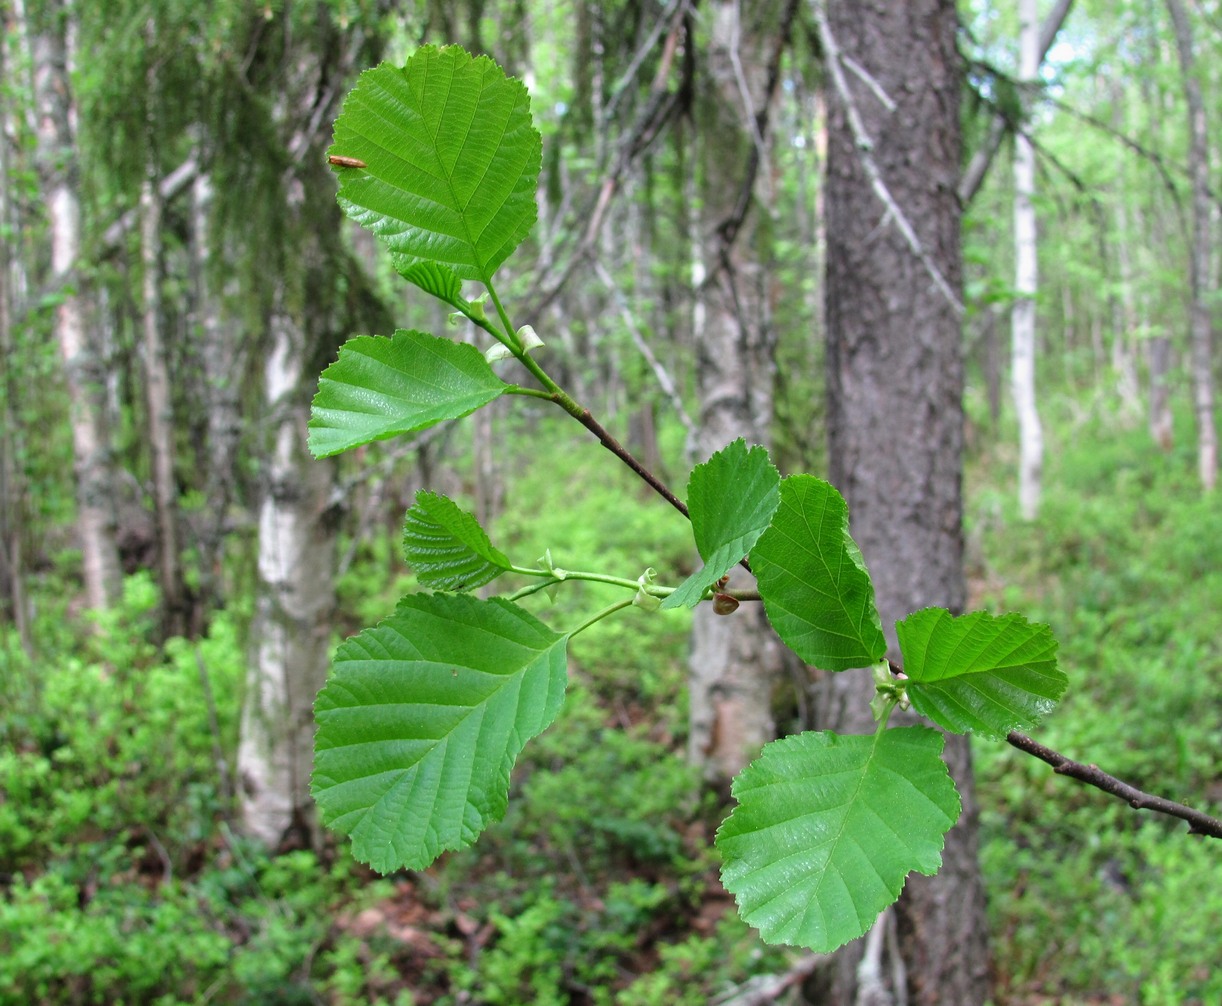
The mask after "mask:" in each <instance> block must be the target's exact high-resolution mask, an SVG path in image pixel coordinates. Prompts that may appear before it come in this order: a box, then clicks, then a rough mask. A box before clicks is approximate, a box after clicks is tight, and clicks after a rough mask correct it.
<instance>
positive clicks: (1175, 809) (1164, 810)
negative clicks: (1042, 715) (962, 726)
mask: <svg viewBox="0 0 1222 1006" xmlns="http://www.w3.org/2000/svg"><path fill="white" fill-rule="evenodd" d="M1006 741H1007V742H1008V743H1009V744H1010V745H1011V746H1013V747H1016V748H1018V750H1020V751H1024V752H1026V753H1027V754H1029V755H1033V756H1034V757H1036V758H1038V759H1040V761H1043V762H1047V763H1048V764H1049V765H1051V766H1052V768H1053V771H1055V772H1056V773H1057V774H1058V775H1067V776H1069V777H1070V778H1071V779H1077V780H1078V781H1079V782H1084V783H1086V784H1087V785H1088V786H1094V787H1095V788H1096V789H1101V790H1103V792H1104V793H1108V794H1110V795H1111V796H1114V797H1118V798H1119V799H1121V800H1124V801H1125V802H1126V803H1127V804H1128V805H1129V806H1130V807H1134V808H1136V809H1137V810H1152V811H1154V812H1155V813H1158V814H1167V815H1169V816H1170V817H1178V818H1179V819H1180V820H1181V821H1187V822H1188V826H1189V827H1188V833H1189V834H1190V835H1208V836H1209V837H1211V838H1222V821H1219V820H1218V819H1217V818H1214V817H1210V816H1209V815H1208V814H1205V813H1202V812H1201V811H1199V810H1194V809H1193V808H1191V807H1186V806H1185V805H1184V804H1182V803H1176V802H1175V801H1174V800H1167V799H1164V798H1163V797H1161V796H1153V795H1152V794H1150V793H1146V792H1144V791H1143V790H1140V789H1138V788H1137V787H1136V786H1131V785H1129V784H1128V783H1127V782H1124V781H1122V780H1120V779H1117V778H1116V777H1115V776H1114V775H1109V774H1108V773H1107V772H1104V771H1103V770H1102V769H1101V768H1099V766H1098V765H1083V764H1082V763H1081V762H1076V761H1073V760H1072V759H1069V758H1066V757H1065V756H1064V755H1063V754H1060V753H1059V752H1056V751H1053V750H1052V749H1051V748H1047V747H1045V746H1044V745H1043V744H1040V743H1039V742H1038V741H1033V740H1032V739H1031V738H1030V737H1028V736H1026V735H1025V734H1020V733H1018V732H1017V731H1013V730H1012V731H1011V732H1010V733H1009V734H1007V735H1006Z"/></svg>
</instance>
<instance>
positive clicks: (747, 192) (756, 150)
mask: <svg viewBox="0 0 1222 1006" xmlns="http://www.w3.org/2000/svg"><path fill="white" fill-rule="evenodd" d="M797 13H798V0H789V3H788V4H787V5H786V7H785V10H784V11H783V12H782V14H781V25H780V29H779V30H778V31H777V34H776V47H775V48H774V49H773V50H772V58H771V59H770V60H769V61H768V80H767V82H766V83H765V85H764V100H763V104H762V105H761V106H760V108H759V110H758V111H756V112H755V114H754V117H753V121H752V123H751V126H752V137H753V139H754V143H753V145H752V147H751V154H750V156H749V157H748V158H747V170H746V171H745V172H743V181H742V187H741V188H740V190H739V195H738V199H737V201H736V202H735V204H734V209H733V210H732V211H731V213H730V215H729V216H728V217H726V219H724V220H722V221H721V223H719V224H718V225H717V235H718V237H719V238H720V239H721V249H720V251H719V253H718V257H719V258H720V259H722V260H723V261H724V260H725V259H726V256H727V253H728V252H729V249H730V246H731V245H732V244H734V239H735V238H736V237H737V236H738V232H739V231H740V230H741V229H742V225H743V221H744V220H746V218H747V211H748V210H749V209H750V208H751V194H752V193H753V192H754V191H755V179H756V176H757V175H758V174H759V169H760V165H761V164H762V163H763V159H764V149H765V146H766V144H765V137H767V136H768V128H769V119H770V118H771V115H772V106H773V104H774V102H775V98H776V92H777V88H778V87H779V86H780V82H781V59H782V57H783V56H784V54H785V47H786V46H787V45H788V44H789V35H790V31H791V29H792V27H793V22H794V18H795V17H796V16H797ZM747 112H748V114H750V113H751V109H750V107H748V108H747ZM713 279H714V277H713V275H712V274H710V276H709V277H708V278H707V279H706V280H705V282H706V283H711V282H713Z"/></svg>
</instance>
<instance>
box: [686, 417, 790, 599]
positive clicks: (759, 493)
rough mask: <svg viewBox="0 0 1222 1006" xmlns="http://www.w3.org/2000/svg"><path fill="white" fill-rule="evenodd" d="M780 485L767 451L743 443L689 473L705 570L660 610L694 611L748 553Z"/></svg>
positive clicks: (773, 508)
mask: <svg viewBox="0 0 1222 1006" xmlns="http://www.w3.org/2000/svg"><path fill="white" fill-rule="evenodd" d="M780 481H781V476H780V475H779V474H778V473H777V470H776V468H775V467H773V464H772V462H771V461H769V460H768V451H767V450H766V449H765V448H763V447H751V448H748V447H747V443H746V441H745V440H742V439H739V440H735V441H734V442H733V443H732V444H728V445H727V446H725V447H723V448H722V449H721V450H719V451H717V452H716V453H715V454H714V455H713V456H712V457H711V458H709V459H708V461H706V462H704V463H703V464H699V465H697V466H696V467H695V468H693V469H692V475H691V478H690V479H689V480H688V483H687V507H688V511H689V512H690V515H691V519H692V534H693V536H694V537H695V539H696V550H697V551H698V552H699V553H700V558H702V559H703V560H704V566H702V567H701V568H700V569H698V570H697V571H696V572H695V573H693V574H692V575H691V576H689V577H688V578H687V579H686V580H684V581H683V582H682V583H681V584H679V586H678V588H677V589H676V590H675V592H674V593H673V594H671V595H670V596H669V597H667V598H666V600H665V601H663V602H662V607H663V608H679V607H683V606H684V605H686V606H687V607H689V608H694V607H695V606H696V605H697V604H699V603H700V599H701V598H702V597H703V596H704V592H705V591H706V590H708V588H709V587H711V586H712V585H713V584H715V583H716V582H717V581H718V580H720V579H721V578H722V576H724V575H725V574H726V573H727V572H728V571H729V570H730V569H731V568H732V567H733V566H734V564H735V563H737V562H739V561H740V560H741V559H742V558H743V557H744V556H746V554H747V553H748V552H750V551H751V547H752V546H753V545H754V544H755V543H756V541H758V540H759V536H760V535H761V534H763V533H764V530H765V528H767V527H768V522H769V521H770V520H771V519H772V515H773V513H774V512H775V511H776V508H777V502H778V501H779V500H780V495H779V492H778V489H777V486H778V485H779V484H780Z"/></svg>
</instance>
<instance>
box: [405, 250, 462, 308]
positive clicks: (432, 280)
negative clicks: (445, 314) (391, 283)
mask: <svg viewBox="0 0 1222 1006" xmlns="http://www.w3.org/2000/svg"><path fill="white" fill-rule="evenodd" d="M402 275H403V278H404V279H406V280H408V281H409V282H412V283H415V284H416V286H418V287H420V289H421V290H423V291H424V292H425V293H430V294H432V295H433V296H434V297H436V298H437V299H438V300H441V301H445V303H447V304H449V305H450V306H451V307H457V308H459V309H461V310H464V311H465V310H468V309H469V308H470V306H471V305H470V304H468V303H467V301H465V300H464V299H463V296H462V280H460V279H459V278H458V277H457V276H455V275H454V270H453V269H450V268H448V267H446V266H443V265H438V264H437V263H436V262H417V263H416V264H415V265H412V266H409V267H408V268H406V269H404V270H403V272H402Z"/></svg>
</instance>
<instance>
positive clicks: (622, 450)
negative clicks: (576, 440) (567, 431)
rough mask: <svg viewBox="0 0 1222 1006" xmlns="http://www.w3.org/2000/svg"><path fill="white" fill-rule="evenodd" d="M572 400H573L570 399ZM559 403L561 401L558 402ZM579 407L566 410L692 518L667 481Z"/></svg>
mask: <svg viewBox="0 0 1222 1006" xmlns="http://www.w3.org/2000/svg"><path fill="white" fill-rule="evenodd" d="M570 401H572V400H571V399H570ZM557 404H560V403H559V402H557ZM577 409H578V411H576V412H573V411H571V410H569V409H566V410H565V411H566V412H568V413H569V415H571V416H572V417H573V418H574V419H576V420H577V421H578V422H579V423H581V425H582V426H584V427H585V428H586V429H587V430H589V431H590V432H591V433H593V434H594V436H596V437H597V438H598V442H599V443H600V444H602V445H603V446H604V447H605V448H607V450H609V451H610V452H611V453H612V454H614V455H615V456H616V457H617V458H619V459H620V460H621V461H622V462H623V463H624V464H626V465H627V466H628V467H629V468H631V469H632V471H633V472H635V473H636V475H637V476H638V477H640V478H641V479H643V480H644V481H645V483H646V484H647V485H648V486H649V488H651V489H652V490H653V491H654V492H656V493H657V494H658V495H659V496H661V497H662V498H663V499H664V500H666V502H667V503H669V504H670V505H671V506H673V507H674V508H675V509H676V510H678V511H679V513H681V514H683V516H684V517H687V519H688V520H691V515H690V514H689V513H688V512H687V504H686V503H684V502H683V500H681V499H679V497H678V496H676V495H675V494H674V493H673V492H671V491H670V489H669V488H668V487H667V485H666V483H665V482H663V481H662V480H661V479H660V478H658V477H657V476H656V475H655V474H654V473H653V472H651V471H650V470H649V469H648V468H646V467H645V466H644V465H643V464H641V462H640V461H638V460H637V459H636V457H635V456H634V455H633V454H632V452H631V451H629V450H628V448H626V447H625V446H624V445H623V444H621V443H620V442H619V441H618V440H616V439H615V437H613V436H612V435H611V433H610V432H609V431H608V430H607V428H606V427H605V426H603V425H602V423H600V422H599V421H598V420H597V419H595V418H594V416H593V415H592V414H591V413H590V410H589V409H583V408H581V406H577Z"/></svg>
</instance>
